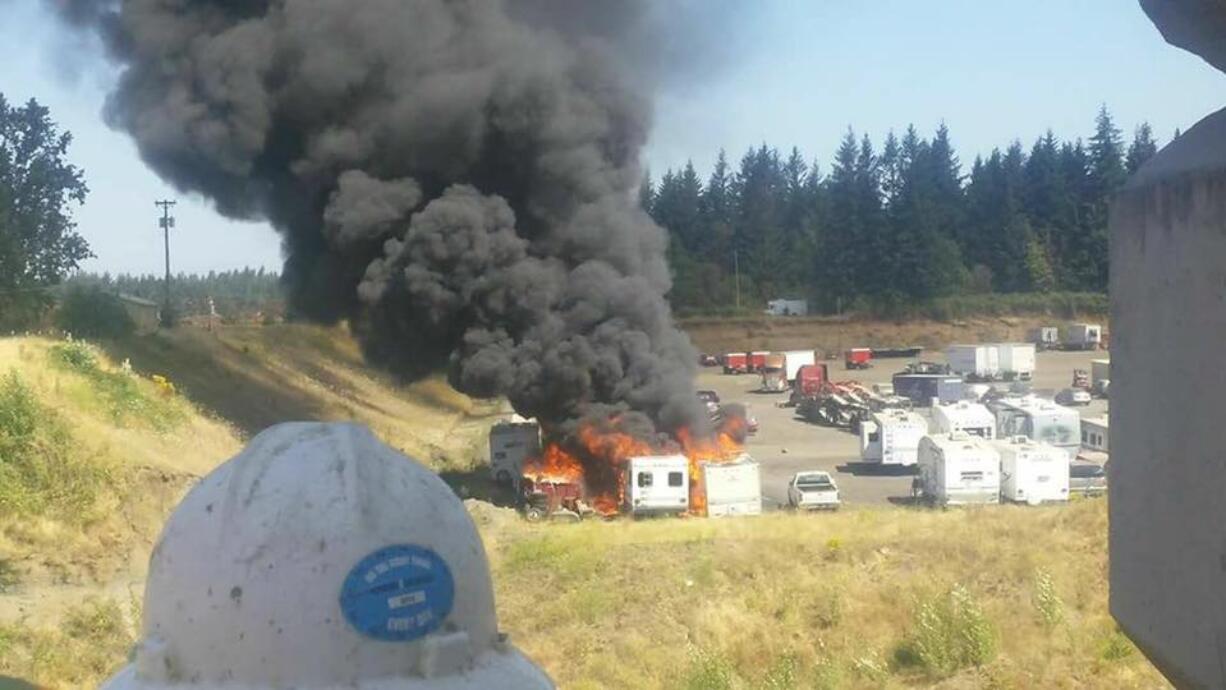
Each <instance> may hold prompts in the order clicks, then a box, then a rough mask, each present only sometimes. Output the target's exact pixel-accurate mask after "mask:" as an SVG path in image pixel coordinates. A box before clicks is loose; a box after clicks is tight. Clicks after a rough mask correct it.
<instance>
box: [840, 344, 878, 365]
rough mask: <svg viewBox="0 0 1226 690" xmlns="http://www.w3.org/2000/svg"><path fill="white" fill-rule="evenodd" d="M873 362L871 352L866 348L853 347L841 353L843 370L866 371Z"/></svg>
mask: <svg viewBox="0 0 1226 690" xmlns="http://www.w3.org/2000/svg"><path fill="white" fill-rule="evenodd" d="M872 362H873V351H872V349H871V348H867V347H853V348H851V349H850V350H848V351H846V352H844V353H843V368H844V369H867V368H869V367H871V366H873V364H872Z"/></svg>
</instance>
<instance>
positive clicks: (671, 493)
mask: <svg viewBox="0 0 1226 690" xmlns="http://www.w3.org/2000/svg"><path fill="white" fill-rule="evenodd" d="M625 481H626V491H625V502H626V506H625V507H626V512H628V513H630V514H631V515H662V514H669V513H684V512H686V511H687V510H689V509H690V461H689V459H687V458H686V457H685V456H684V455H641V456H638V457H633V458H629V459H627V460H626V474H625Z"/></svg>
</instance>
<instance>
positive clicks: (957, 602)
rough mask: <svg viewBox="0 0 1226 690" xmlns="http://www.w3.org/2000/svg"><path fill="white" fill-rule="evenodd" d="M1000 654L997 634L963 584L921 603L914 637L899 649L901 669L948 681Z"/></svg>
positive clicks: (898, 659) (898, 660)
mask: <svg viewBox="0 0 1226 690" xmlns="http://www.w3.org/2000/svg"><path fill="white" fill-rule="evenodd" d="M995 654H996V634H995V631H994V630H993V629H992V625H991V623H989V622H988V620H987V617H986V616H984V614H983V610H982V609H981V608H980V607H979V604H978V603H977V602H976V601H975V599H974V598H973V597H972V596H971V594H970V592H969V591H967V590H966V588H964V587H962V586H961V585H954V587H953V588H951V589H950V590H949V591H948V592H946V593H943V594H940V595H938V596H935V597H931V598H929V599H927V600H924V601H921V602H919V605H918V606H917V607H916V611H915V621H914V624H913V626H912V630H911V633H910V636H909V637H908V639H907V640H906V641H904V642H903V644H901V645H900V646H899V647H898V649H896V650H895V654H894V659H895V661H896V662H897V663H898V664H899V665H900V666H919V667H920V668H923V669H924V670H925V671H926V672H927V673H928V674H929V675H930V676H933V677H936V678H944V677H946V676H949V675H951V674H953V673H954V672H955V671H958V670H960V669H963V668H969V667H972V666H983V665H984V664H986V663H987V662H989V661H991V660H992V657H993V656H995Z"/></svg>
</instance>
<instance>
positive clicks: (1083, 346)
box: [1061, 323, 1103, 350]
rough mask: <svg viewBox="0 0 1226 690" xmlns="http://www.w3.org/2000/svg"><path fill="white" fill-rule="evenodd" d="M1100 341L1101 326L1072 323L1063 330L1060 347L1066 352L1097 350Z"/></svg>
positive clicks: (1101, 336)
mask: <svg viewBox="0 0 1226 690" xmlns="http://www.w3.org/2000/svg"><path fill="white" fill-rule="evenodd" d="M1102 341H1103V327H1102V326H1100V325H1098V324H1096V323H1074V324H1069V326H1068V328H1066V329H1065V333H1064V340H1063V341H1062V342H1061V345H1062V346H1063V347H1064V349H1066V350H1097V349H1098V348H1099V346H1100V345H1102Z"/></svg>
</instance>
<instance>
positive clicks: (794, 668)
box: [758, 656, 800, 690]
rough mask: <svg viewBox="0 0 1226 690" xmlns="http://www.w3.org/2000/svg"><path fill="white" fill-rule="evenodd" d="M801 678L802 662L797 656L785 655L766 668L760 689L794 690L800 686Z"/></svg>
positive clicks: (759, 684) (759, 685)
mask: <svg viewBox="0 0 1226 690" xmlns="http://www.w3.org/2000/svg"><path fill="white" fill-rule="evenodd" d="M799 680H800V664H799V663H798V662H797V661H796V658H795V657H792V656H785V657H781V658H779V659H777V660H776V661H775V663H774V664H771V666H770V668H768V669H766V674H765V675H763V676H762V681H761V682H760V683H758V687H759V688H760V690H794V689H795V688H797V687H800V683H799Z"/></svg>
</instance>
